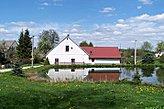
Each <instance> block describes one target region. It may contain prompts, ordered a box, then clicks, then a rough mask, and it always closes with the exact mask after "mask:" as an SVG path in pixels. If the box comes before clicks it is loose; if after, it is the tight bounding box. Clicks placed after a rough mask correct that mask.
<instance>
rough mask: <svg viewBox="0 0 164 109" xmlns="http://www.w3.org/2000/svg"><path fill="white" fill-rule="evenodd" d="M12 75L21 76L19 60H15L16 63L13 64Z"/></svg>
mask: <svg viewBox="0 0 164 109" xmlns="http://www.w3.org/2000/svg"><path fill="white" fill-rule="evenodd" d="M12 75H14V76H21V77H23V72H22V68H21V64H20V62H16V63H15V64H14V66H13V73H12Z"/></svg>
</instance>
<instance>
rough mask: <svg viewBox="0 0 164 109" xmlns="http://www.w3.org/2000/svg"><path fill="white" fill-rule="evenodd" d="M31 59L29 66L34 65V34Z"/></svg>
mask: <svg viewBox="0 0 164 109" xmlns="http://www.w3.org/2000/svg"><path fill="white" fill-rule="evenodd" d="M31 55H32V59H31V67H33V66H34V36H32V53H31Z"/></svg>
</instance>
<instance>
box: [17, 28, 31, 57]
mask: <svg viewBox="0 0 164 109" xmlns="http://www.w3.org/2000/svg"><path fill="white" fill-rule="evenodd" d="M31 48H32V42H31V38H30V34H29V31H28V29H27V30H25V33H23V31H21V33H20V37H19V40H18V46H17V55H18V58H19V59H22V60H24V59H29V58H30V57H31Z"/></svg>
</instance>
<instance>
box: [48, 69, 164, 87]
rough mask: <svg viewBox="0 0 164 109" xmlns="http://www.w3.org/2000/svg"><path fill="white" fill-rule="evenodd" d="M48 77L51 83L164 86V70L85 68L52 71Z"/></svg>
mask: <svg viewBox="0 0 164 109" xmlns="http://www.w3.org/2000/svg"><path fill="white" fill-rule="evenodd" d="M46 76H47V77H48V79H49V80H50V81H51V82H58V81H75V80H78V81H118V80H123V79H127V80H129V81H134V80H135V79H137V80H139V81H141V82H146V83H151V84H164V68H159V67H158V68H85V69H50V70H49V71H48V73H46Z"/></svg>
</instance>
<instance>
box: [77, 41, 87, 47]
mask: <svg viewBox="0 0 164 109" xmlns="http://www.w3.org/2000/svg"><path fill="white" fill-rule="evenodd" d="M79 46H80V47H85V46H88V43H87V42H86V41H82V42H81V43H80V44H79Z"/></svg>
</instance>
